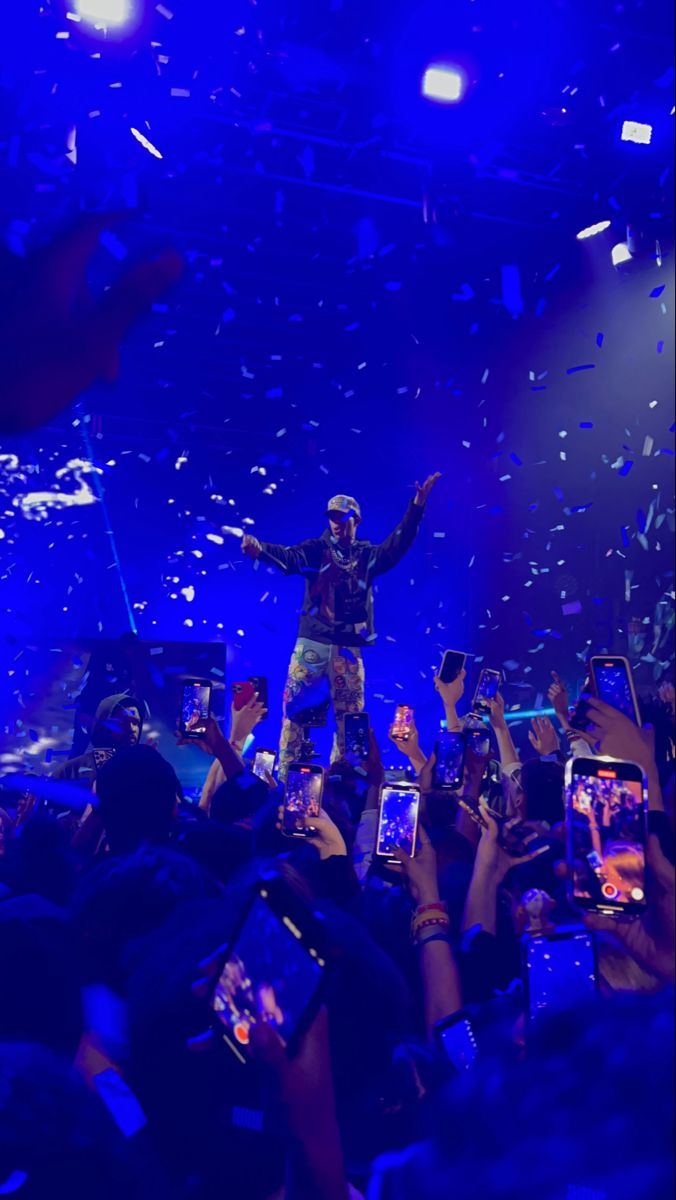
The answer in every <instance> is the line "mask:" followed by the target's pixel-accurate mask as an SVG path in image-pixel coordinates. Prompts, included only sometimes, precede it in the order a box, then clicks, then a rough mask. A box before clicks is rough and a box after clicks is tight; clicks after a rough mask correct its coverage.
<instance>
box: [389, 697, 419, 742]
mask: <svg viewBox="0 0 676 1200" xmlns="http://www.w3.org/2000/svg"><path fill="white" fill-rule="evenodd" d="M412 724H413V709H412V708H409V706H408V704H398V705H397V707H396V708H395V710H394V721H393V722H392V727H391V729H390V734H391V736H392V737H393V738H395V739H396V740H397V741H398V742H407V741H408V739H409V736H410V733H411V725H412Z"/></svg>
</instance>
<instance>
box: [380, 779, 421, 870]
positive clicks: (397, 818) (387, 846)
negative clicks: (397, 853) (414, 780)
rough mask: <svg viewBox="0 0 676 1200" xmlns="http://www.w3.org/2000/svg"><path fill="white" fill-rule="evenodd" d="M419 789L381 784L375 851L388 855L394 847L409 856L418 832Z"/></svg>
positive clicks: (382, 855) (381, 854)
mask: <svg viewBox="0 0 676 1200" xmlns="http://www.w3.org/2000/svg"><path fill="white" fill-rule="evenodd" d="M419 809H420V788H419V787H417V786H416V785H412V784H408V785H404V784H399V785H397V784H389V783H388V784H385V786H384V787H383V789H382V791H381V793H380V812H379V814H378V834H377V838H376V854H377V855H379V856H380V857H381V858H390V857H391V855H392V851H393V850H395V849H399V850H403V851H404V853H406V854H408V855H409V856H410V857H411V858H412V857H413V853H414V850H415V839H416V834H417V832H418V811H419Z"/></svg>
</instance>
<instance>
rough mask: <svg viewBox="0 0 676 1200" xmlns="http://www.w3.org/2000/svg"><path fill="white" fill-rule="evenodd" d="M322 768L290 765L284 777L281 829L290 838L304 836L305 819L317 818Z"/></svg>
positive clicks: (320, 799)
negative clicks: (284, 790)
mask: <svg viewBox="0 0 676 1200" xmlns="http://www.w3.org/2000/svg"><path fill="white" fill-rule="evenodd" d="M323 787H324V771H323V769H322V767H315V766H309V765H306V764H305V763H292V764H291V766H290V767H289V772H288V775H287V777H286V793H285V796H284V818H283V822H282V829H283V831H284V833H285V834H287V835H288V836H291V837H304V836H305V821H306V818H310V817H318V816H319V814H320V812H321V807H322V790H323Z"/></svg>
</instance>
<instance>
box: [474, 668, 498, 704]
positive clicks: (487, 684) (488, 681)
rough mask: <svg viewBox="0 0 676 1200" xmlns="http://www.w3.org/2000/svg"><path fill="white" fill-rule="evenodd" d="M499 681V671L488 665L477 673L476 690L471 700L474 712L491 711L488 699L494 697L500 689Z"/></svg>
mask: <svg viewBox="0 0 676 1200" xmlns="http://www.w3.org/2000/svg"><path fill="white" fill-rule="evenodd" d="M501 683H502V672H501V671H493V670H491V669H490V668H488V667H484V668H483V669H482V671H481V674H480V675H479V681H478V683H477V685H476V691H475V693H474V699H473V701H472V711H473V712H475V713H489V712H490V711H491V706H490V704H489V700H494V699H495V697H496V696H497V694H498V692H499V691H500V684H501Z"/></svg>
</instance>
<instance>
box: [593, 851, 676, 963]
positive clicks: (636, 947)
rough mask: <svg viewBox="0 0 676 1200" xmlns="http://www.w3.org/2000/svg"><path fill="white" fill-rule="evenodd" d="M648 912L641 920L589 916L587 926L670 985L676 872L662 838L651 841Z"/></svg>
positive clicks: (648, 860) (673, 952)
mask: <svg viewBox="0 0 676 1200" xmlns="http://www.w3.org/2000/svg"><path fill="white" fill-rule="evenodd" d="M647 866H648V882H647V892H648V897H649V901H648V909H647V911H646V913H645V915H643V916H640V917H638V918H628V919H627V918H622V917H609V916H604V915H603V914H602V913H588V914H587V915H586V916H585V924H586V925H587V926H588V927H589V928H590V929H593V930H595V931H598V932H603V933H611V934H613V935H614V937H615V938H616V939H617V940H618V941H619V942H621V943H622V945H623V946H624V948H625V950H626V951H627V952H628V953H629V954H630V955H631V957H632V958H634V959H635V960H636V962H637V963H639V964H640V966H642V967H645V968H646V969H647V970H648V971H651V972H652V973H653V974H654V975H657V976H659V978H660V979H662V980H664V981H665V982H668V983H672V984H673V983H674V980H675V977H676V969H675V935H674V899H675V897H674V891H675V887H674V884H675V880H676V872H675V871H674V867H673V865H672V864H671V863H670V862H669V859H668V858H666V856H665V855H664V854H663V853H662V849H661V846H660V842H659V838H658V837H657V836H656V835H655V834H654V833H651V834H650V836H649V838H648V853H647Z"/></svg>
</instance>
